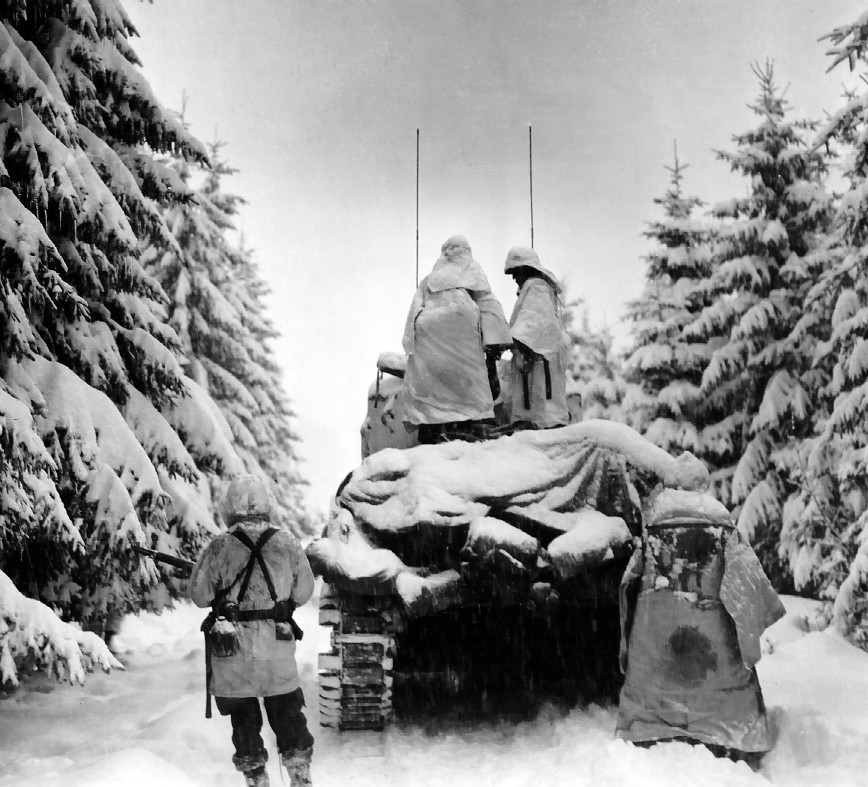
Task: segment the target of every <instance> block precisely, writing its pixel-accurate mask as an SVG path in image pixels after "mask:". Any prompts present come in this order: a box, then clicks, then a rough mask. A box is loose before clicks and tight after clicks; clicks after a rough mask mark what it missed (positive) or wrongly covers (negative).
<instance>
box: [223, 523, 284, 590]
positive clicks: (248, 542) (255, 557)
mask: <svg viewBox="0 0 868 787" xmlns="http://www.w3.org/2000/svg"><path fill="white" fill-rule="evenodd" d="M277 531H278V528H276V527H270V528H268V530H266V531H265V532H264V533H262V535H260V536H259V539H258V540H257V541H256V543H255V544H254V543H253V541H252V539H251V538H250V536H248V535H247V533H245V532H244V531H243V530H233V531H232V535H233V536H235V538H237V539H238V540H239V541H240V542H241V543H242V544H244V546H246V547H247V548H248V549H249V550H250V559H249V560H248V561H247V569H246V571H245V574H244V579H243V580H242V582H241V588H240V590H239V591H238V601H239V602H240V601H242V600H243V599H244V596H245V595H247V586H248V585H249V584H250V577H251V576H253V566H254V565H255V564H256V563H259V568H260V570H261V571H262V576H263V577H264V579H265V584H266V585H268V592H269V594H270V595H271V600H272V601H277V593H276V592H275V590H274V582H272V581H271V574H270V573H269V571H268V566H267V565H266V563H265V559H264V558H263V557H262V548H263V547H264V546H265V545H266V543H268V540H269V539H270V538H271V537H272V536H273V535H274V534H275V533H276V532H277Z"/></svg>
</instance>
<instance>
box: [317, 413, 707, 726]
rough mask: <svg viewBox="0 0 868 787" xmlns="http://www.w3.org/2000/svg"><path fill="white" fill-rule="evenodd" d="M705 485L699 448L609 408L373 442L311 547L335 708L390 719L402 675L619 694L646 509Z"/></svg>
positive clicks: (484, 694) (412, 679)
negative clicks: (459, 433) (532, 427)
mask: <svg viewBox="0 0 868 787" xmlns="http://www.w3.org/2000/svg"><path fill="white" fill-rule="evenodd" d="M707 486H708V472H707V470H706V469H705V467H704V465H703V464H702V463H701V462H699V460H697V459H696V458H695V457H693V456H692V455H690V454H683V455H682V456H681V457H678V458H673V457H671V456H670V455H669V454H667V453H666V452H665V451H663V450H662V449H659V448H657V447H656V446H654V445H652V444H651V443H649V442H648V441H647V440H645V439H644V438H642V437H641V436H640V435H639V434H638V433H636V432H635V431H634V430H632V429H631V428H629V427H627V426H624V425H621V424H614V423H609V422H605V421H586V422H583V423H579V424H573V425H571V426H565V427H561V428H556V429H548V430H540V431H525V432H518V433H515V434H513V435H509V436H505V437H500V438H498V439H493V440H485V441H481V442H462V441H452V442H447V443H441V444H438V445H422V446H416V447H412V448H407V449H404V450H399V449H390V448H386V449H384V450H381V451H378V452H377V453H375V454H372V455H371V456H369V457H368V458H367V459H365V460H364V461H363V463H362V464H361V465H360V466H359V467H358V468H357V469H356V470H355V471H353V473H351V474H350V476H348V478H347V479H346V480H345V482H344V483H343V484H342V485H341V489H340V490H339V493H338V495H337V496H336V499H335V504H334V508H333V511H332V514H331V517H330V521H329V524H328V526H327V528H326V532H325V533H324V534H323V537H322V538H320V539H318V540H316V541H314V542H313V543H312V544H311V545H310V546H309V547H308V550H307V554H308V558H309V559H310V563H311V566H312V567H313V569H314V572H315V573H316V574H318V575H321V576H323V577H324V578H325V581H326V583H327V587H328V589H327V590H326V592H325V593H324V594H323V601H322V610H321V616H322V622H323V623H327V624H330V625H332V626H333V627H334V633H333V636H332V650H331V652H330V653H328V654H324V655H323V656H322V657H321V662H320V666H321V669H322V680H321V702H322V710H323V719H324V723H328V724H334V725H335V726H340V727H342V728H344V729H353V728H382V727H383V725H385V724H386V723H387V722H388V720H389V719H390V717H391V714H392V708H393V703H392V699H393V697H394V698H395V700H396V703H397V704H396V707H397V708H398V710H400V702H399V700H400V695H401V692H402V691H404V692H407V693H408V694H409V693H412V692H417V694H418V692H421V693H422V696H423V697H425V696H432V697H433V696H434V694H437V695H438V696H442V695H443V693H444V692H445V693H449V692H458V691H463V690H469V691H470V692H475V693H476V694H477V695H478V696H479V697H481V698H487V701H490V698H491V697H492V696H495V695H497V694H498V692H501V693H504V692H505V693H508V692H510V691H511V687H512V683H511V682H514V683H516V684H522V685H523V686H524V687H525V688H526V687H527V686H528V685H532V687H533V689H534V690H538V691H550V692H552V693H554V694H556V695H560V696H562V697H564V698H565V699H567V700H569V701H577V700H579V699H582V698H588V699H598V698H600V697H605V696H609V697H611V696H614V695H615V694H616V692H617V689H618V686H619V682H620V679H619V674H618V644H619V617H618V587H619V582H620V580H621V576H622V575H623V573H624V568H625V566H626V564H627V561H628V559H629V557H630V554H631V552H632V550H633V547H634V542H635V540H636V538H637V537H638V536H639V535H640V534H641V531H642V520H643V507H644V506H645V505H646V504H647V502H648V501H649V500H650V499H651V496H652V492H654V491H655V490H657V491H659V489H661V488H666V487H668V488H675V489H685V490H692V491H694V492H696V493H697V494H696V497H697V500H699V499H701V498H703V497H705V495H703V494H702V492H703V491H704V490H705V489H706V488H707ZM426 686H427V687H428V688H425V687H426ZM432 687H433V688H432ZM426 692H429V693H428V694H426Z"/></svg>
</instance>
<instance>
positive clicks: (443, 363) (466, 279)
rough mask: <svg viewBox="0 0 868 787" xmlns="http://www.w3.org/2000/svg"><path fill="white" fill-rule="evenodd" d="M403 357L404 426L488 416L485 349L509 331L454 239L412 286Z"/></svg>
mask: <svg viewBox="0 0 868 787" xmlns="http://www.w3.org/2000/svg"><path fill="white" fill-rule="evenodd" d="M403 344H404V350H405V351H406V352H407V354H408V356H409V358H408V360H407V371H406V373H405V375H404V389H403V398H404V421H405V422H407V423H411V424H442V423H451V422H455V421H472V420H478V419H481V418H493V417H494V400H493V399H492V396H491V388H490V386H489V382H488V371H487V369H486V365H485V347H486V346H493V345H500V346H508V345H509V344H511V339H510V335H509V327H508V326H507V324H506V317H505V316H504V314H503V308H502V307H501V305H500V302H499V301H498V300H497V298H495V297H494V295H493V294H492V293H491V287H490V285H489V283H488V279H487V278H486V276H485V273H484V272H483V271H482V268H480V267H479V264H478V263H477V262H476V261H475V260H474V259H473V258H472V256H471V252H470V246H469V245H468V244H467V241H466V240H464V239H463V238H461V237H460V236H457V237H455V238H450V239H449V240H448V241H446V243H444V244H443V254H442V256H441V257H440V258H439V259H438V260H437V262H436V263H435V265H434V269H433V270H432V271H431V273H430V274H429V275H428V276H426V277H425V278H424V279H423V280H422V282H421V283H420V284H419V287H418V289H417V290H416V294H415V295H414V297H413V302H412V304H411V306H410V312H409V314H408V315H407V323H406V326H405V328H404V340H403Z"/></svg>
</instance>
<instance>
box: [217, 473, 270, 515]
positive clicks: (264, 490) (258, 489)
mask: <svg viewBox="0 0 868 787" xmlns="http://www.w3.org/2000/svg"><path fill="white" fill-rule="evenodd" d="M270 516H271V493H270V492H269V491H268V487H267V486H266V484H265V482H264V481H263V480H262V479H261V478H259V477H258V476H255V475H239V476H236V477H235V478H233V479H232V481H231V482H230V484H229V488H228V489H227V490H226V496H225V498H224V499H223V519H224V520H225V521H226V525H227V526H228V527H231V526H232V525H234V524H236V523H237V522H241V521H243V520H245V519H269V518H270Z"/></svg>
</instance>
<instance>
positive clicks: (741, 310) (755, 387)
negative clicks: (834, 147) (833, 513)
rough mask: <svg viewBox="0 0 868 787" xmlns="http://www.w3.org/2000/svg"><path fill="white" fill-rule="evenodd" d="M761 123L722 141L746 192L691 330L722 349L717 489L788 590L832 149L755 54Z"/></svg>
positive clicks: (713, 430) (715, 412) (713, 364)
mask: <svg viewBox="0 0 868 787" xmlns="http://www.w3.org/2000/svg"><path fill="white" fill-rule="evenodd" d="M753 70H754V73H755V74H756V77H757V79H758V81H759V85H760V91H759V96H758V98H757V99H756V101H755V102H754V103H753V104H752V105H751V109H752V110H753V111H754V113H755V114H756V115H757V116H758V117H759V119H760V122H759V125H758V126H757V127H755V128H753V129H751V130H749V131H747V132H745V133H742V134H737V135H736V136H735V137H734V141H735V144H736V149H735V150H734V151H732V152H719V153H718V156H719V158H721V159H722V160H723V161H725V162H727V163H728V164H729V166H730V168H731V169H732V170H733V171H734V172H738V173H740V174H743V175H744V176H745V177H746V178H747V180H748V184H749V193H748V194H747V196H745V197H741V198H736V199H732V200H729V201H728V202H724V203H720V204H718V205H715V206H714V208H713V210H712V213H713V215H714V216H715V217H716V218H717V219H719V220H720V222H721V224H720V226H719V227H717V228H716V232H715V241H714V261H713V263H714V267H713V272H712V274H711V276H710V278H709V279H707V281H706V284H705V286H704V290H705V297H706V298H707V303H708V304H709V305H707V306H706V307H705V308H704V309H703V311H702V312H701V314H700V315H699V316H698V317H697V318H696V319H695V320H694V321H693V322H692V323H691V324H690V325H688V326H686V328H685V330H684V336H685V338H687V339H688V340H690V341H699V342H706V343H708V344H709V346H711V347H714V352H713V354H712V356H711V359H710V361H709V363H708V366H707V367H706V368H705V370H704V372H703V375H702V384H701V387H700V392H699V395H700V396H701V397H702V400H703V402H704V412H703V414H702V422H701V423H698V424H697V426H698V427H699V428H700V443H701V444H702V445H703V447H704V453H705V455H704V456H703V458H704V459H706V460H707V461H708V462H709V464H710V465H711V466H712V467H713V468H714V471H713V473H712V478H713V481H714V484H715V487H716V491H717V494H718V495H719V496H720V498H721V499H722V500H724V501H725V502H726V503H728V504H729V505H730V506H731V507H735V508H736V510H737V511H738V524H739V528H740V529H741V530H742V532H743V533H744V534H745V535H746V536H747V537H748V538H749V539H750V541H751V543H752V544H753V545H754V548H755V549H756V551H757V553H758V555H759V557H760V559H761V560H762V561H763V564H764V566H765V569H766V572H767V573H768V574H769V576H770V577H771V578H772V579H773V581H774V582H776V585H777V586H778V589H779V590H783V589H786V588H787V587H788V584H789V582H790V575H789V566H788V565H787V564H786V563H785V562H783V561H781V560H780V558H779V554H778V542H779V539H780V534H781V522H782V512H783V507H784V504H785V502H786V501H787V499H788V498H790V496H792V495H793V494H794V493H795V492H796V491H797V486H796V484H797V482H798V480H799V478H800V477H801V475H802V473H803V469H802V467H801V463H802V458H801V454H800V452H799V448H800V444H801V442H802V441H803V440H804V439H805V438H807V437H809V436H810V435H811V434H812V432H813V429H814V408H813V405H812V402H813V401H814V398H815V397H816V395H817V388H818V385H819V380H818V375H817V374H816V373H815V372H814V370H813V369H812V361H813V355H814V346H815V342H816V337H815V336H814V334H813V333H812V332H811V331H809V330H806V326H805V324H804V323H800V318H801V316H802V309H803V307H804V304H805V302H806V299H807V295H808V291H809V290H810V288H811V286H812V284H813V283H814V282H815V280H816V278H817V276H819V275H820V273H821V272H822V270H823V267H824V265H825V264H826V263H827V256H826V255H825V254H822V253H814V252H815V251H816V250H817V249H818V247H819V246H820V244H821V241H822V239H823V237H824V233H825V232H826V230H827V227H828V223H829V218H830V216H831V198H830V197H829V196H828V195H827V194H826V192H825V190H824V187H823V178H824V175H825V170H826V166H825V160H824V157H823V155H822V152H821V151H819V150H816V149H811V148H810V146H809V144H808V143H807V141H806V135H807V134H809V133H810V132H811V131H812V130H813V129H814V128H815V124H813V123H811V122H808V121H795V122H794V121H790V120H789V119H788V117H787V113H788V106H787V103H786V102H785V100H784V98H783V96H782V94H781V92H780V90H779V89H778V88H777V86H776V84H775V82H774V70H773V67H772V65H771V64H770V63H766V65H765V66H764V67H760V66H759V65H755V66H754V67H753Z"/></svg>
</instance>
